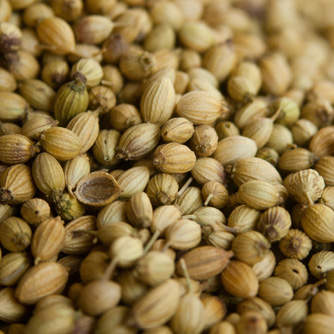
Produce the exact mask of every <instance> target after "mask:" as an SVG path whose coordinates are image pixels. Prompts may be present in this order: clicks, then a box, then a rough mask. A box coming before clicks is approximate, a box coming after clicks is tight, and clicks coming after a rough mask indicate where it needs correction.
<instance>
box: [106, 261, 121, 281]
mask: <svg viewBox="0 0 334 334" xmlns="http://www.w3.org/2000/svg"><path fill="white" fill-rule="evenodd" d="M117 263H118V259H117V258H114V259H112V261H111V262H110V263H109V265H108V267H107V269H106V271H105V273H104V279H105V280H109V279H110V277H111V276H112V274H113V272H114V270H115V268H116V266H117Z"/></svg>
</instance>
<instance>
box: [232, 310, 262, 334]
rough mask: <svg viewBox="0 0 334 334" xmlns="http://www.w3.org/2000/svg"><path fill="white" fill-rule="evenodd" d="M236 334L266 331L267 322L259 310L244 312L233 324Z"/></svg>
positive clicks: (260, 333) (257, 333) (256, 333)
mask: <svg viewBox="0 0 334 334" xmlns="http://www.w3.org/2000/svg"><path fill="white" fill-rule="evenodd" d="M235 327H236V330H237V333H238V334H247V333H254V334H265V333H267V329H268V326H267V323H266V320H265V319H264V317H263V316H262V314H261V313H260V312H257V311H248V312H245V313H244V314H243V315H242V316H241V317H240V319H239V321H238V322H237V323H236V325H235Z"/></svg>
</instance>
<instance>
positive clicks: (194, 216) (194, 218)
mask: <svg viewBox="0 0 334 334" xmlns="http://www.w3.org/2000/svg"><path fill="white" fill-rule="evenodd" d="M196 218H197V217H196V215H185V216H182V219H191V220H195V221H196Z"/></svg>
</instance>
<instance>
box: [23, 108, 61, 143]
mask: <svg viewBox="0 0 334 334" xmlns="http://www.w3.org/2000/svg"><path fill="white" fill-rule="evenodd" d="M56 125H58V122H57V121H55V120H54V119H53V118H51V117H48V116H44V115H43V116H42V115H41V114H34V113H32V112H31V113H29V114H28V116H27V119H26V121H25V122H24V124H23V126H22V129H21V135H24V136H26V137H28V138H29V139H31V140H34V139H35V140H38V139H39V138H40V136H41V134H42V133H43V132H44V131H45V130H47V129H49V128H51V127H53V126H56Z"/></svg>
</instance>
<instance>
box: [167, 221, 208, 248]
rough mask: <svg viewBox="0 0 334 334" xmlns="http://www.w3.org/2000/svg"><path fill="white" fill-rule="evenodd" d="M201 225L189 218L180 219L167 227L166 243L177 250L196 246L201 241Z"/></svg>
mask: <svg viewBox="0 0 334 334" xmlns="http://www.w3.org/2000/svg"><path fill="white" fill-rule="evenodd" d="M201 234H202V233H201V227H200V225H199V224H197V223H195V222H194V221H192V220H189V219H180V220H179V221H178V222H177V224H173V225H171V226H169V227H168V228H167V231H166V240H167V244H168V245H169V246H170V247H172V248H174V249H177V250H188V249H191V248H193V247H196V246H197V245H198V244H199V243H200V241H201Z"/></svg>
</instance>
